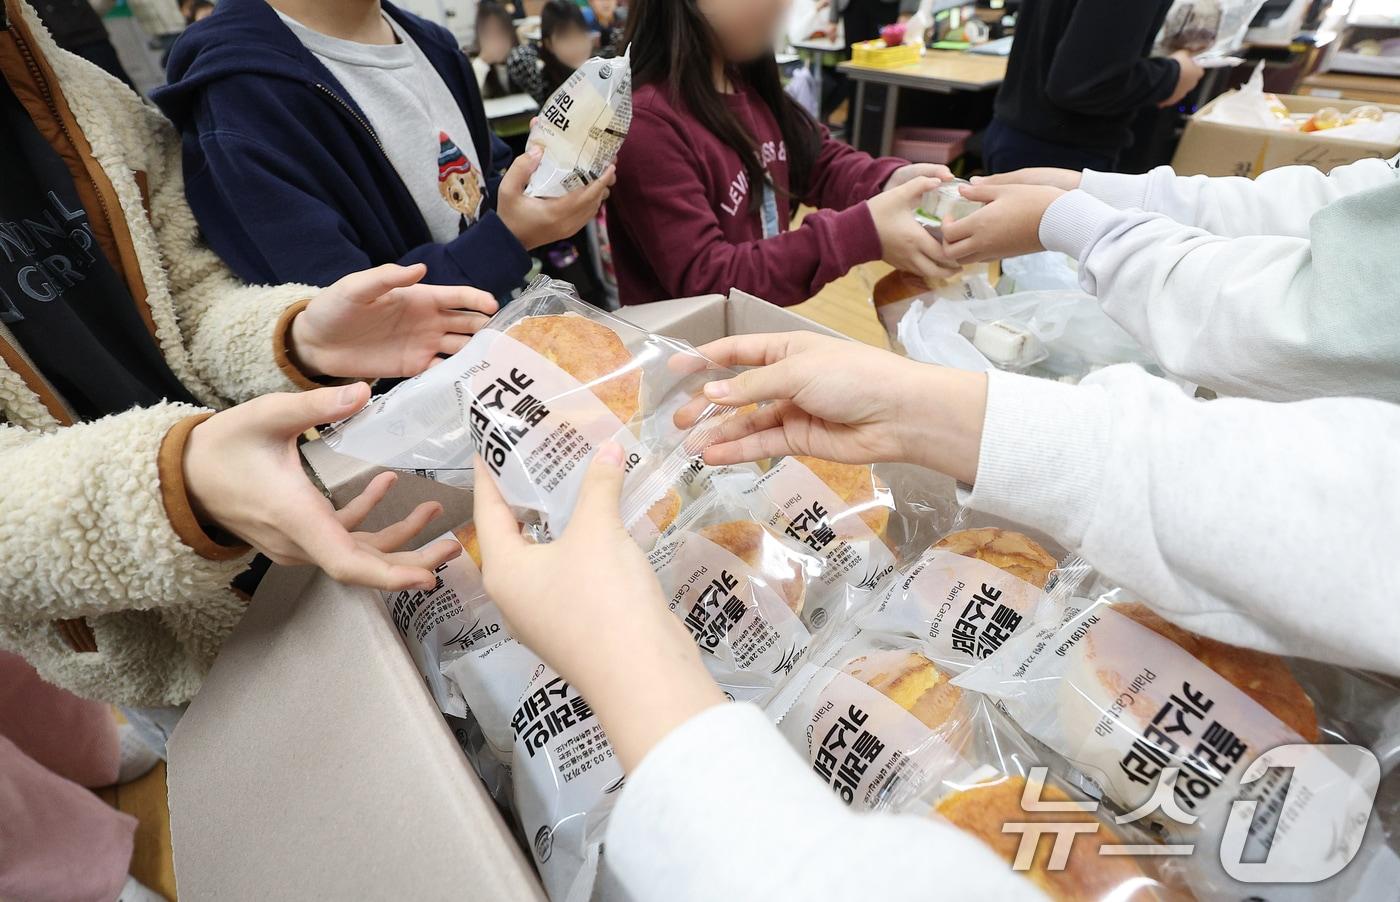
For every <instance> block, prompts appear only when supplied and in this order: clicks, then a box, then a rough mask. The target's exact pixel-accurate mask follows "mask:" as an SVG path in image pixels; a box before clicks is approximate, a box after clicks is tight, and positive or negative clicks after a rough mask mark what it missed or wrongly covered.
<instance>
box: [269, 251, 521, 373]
mask: <svg viewBox="0 0 1400 902" xmlns="http://www.w3.org/2000/svg"><path fill="white" fill-rule="evenodd" d="M427 271H428V268H427V267H426V266H424V265H423V264H421V263H416V264H414V265H413V266H399V265H398V264H395V263H386V264H384V265H383V266H376V267H375V268H373V269H367V270H365V271H364V272H357V273H351V274H350V275H348V276H346V277H345V278H343V279H341V280H340V281H338V282H336V283H335V284H334V285H332V286H331V287H329V288H327V289H325V290H324V291H322V292H321V293H320V294H318V295H316V297H314V298H312V299H311V303H310V304H308V305H307V306H306V309H305V310H302V311H301V312H300V313H299V314H297V317H296V319H294V320H292V328H291V352H292V355H293V356H294V357H295V358H296V362H297V363H298V364H299V365H300V366H301V368H302V369H303V370H306V371H308V373H309V375H312V376H338V377H342V378H349V379H383V378H393V377H397V376H416V375H418V374H419V373H421V372H423V371H424V370H425V369H427V368H428V367H429V365H431V364H432V363H433V361H434V360H435V359H436V358H437V355H439V354H447V355H451V354H455V353H457V352H458V351H460V350H461V349H462V347H463V346H464V345H465V344H466V343H467V339H469V338H471V336H472V335H474V334H475V333H476V332H477V331H478V330H479V329H481V327H482V326H484V325H485V324H486V320H487V317H489V316H490V315H491V314H493V313H495V312H496V299H495V298H493V297H492V296H491V295H489V294H487V293H486V292H484V291H480V290H478V289H476V288H467V287H465V286H455V285H423V284H420V281H421V280H422V278H423V276H424V275H425V274H426V273H427Z"/></svg>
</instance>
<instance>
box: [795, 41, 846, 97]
mask: <svg viewBox="0 0 1400 902" xmlns="http://www.w3.org/2000/svg"><path fill="white" fill-rule="evenodd" d="M792 49H793V50H796V51H797V52H798V54H799V55H801V54H803V53H806V54H807V66H808V68H809V69H810V70H811V72H812V80H813V81H814V82H816V85H817V103H818V104H820V103H821V98H822V70H823V69H824V68H826V66H825V65H823V64H824V63H825V62H826V57H827V55H828V54H832V53H845V52H846V45H845V44H844V43H842V42H840V41H833V40H831V39H830V38H808V39H806V40H804V41H793V42H792Z"/></svg>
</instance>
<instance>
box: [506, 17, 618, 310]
mask: <svg viewBox="0 0 1400 902" xmlns="http://www.w3.org/2000/svg"><path fill="white" fill-rule="evenodd" d="M592 55H593V34H592V32H590V31H589V30H588V23H587V22H585V21H584V18H583V11H582V10H581V9H579V7H578V5H577V4H575V3H574V2H573V0H550V2H548V3H546V4H545V5H544V9H543V10H542V11H541V13H540V42H539V44H538V45H537V46H536V45H532V44H521V45H520V46H519V47H516V48H515V49H514V50H512V51H511V52H510V60H509V62H508V64H507V65H508V68H509V69H510V78H511V81H512V82H513V83H514V84H516V85H518V86H519V87H520V88H522V89H524V90H525V91H526V92H528V93H529V95H530V96H531V97H533V98H535V102H536V103H538V104H539V105H540V106H544V104H545V101H546V100H548V99H549V95H551V94H553V93H554V92H555V91H556V90H558V88H559V86H560V85H562V84H563V83H564V82H565V81H566V80H567V79H568V77H569V76H570V75H573V74H574V70H575V69H577V68H578V67H579V66H582V65H583V64H584V63H585V62H587V61H588V58H589V57H590V56H592ZM539 257H540V264H541V266H542V267H543V271H544V273H545V274H546V275H549V276H552V277H554V278H556V279H564V280H565V281H568V282H572V283H573V284H574V287H575V288H577V289H578V293H579V297H581V298H583V299H584V300H585V301H587V302H588V303H590V304H593V305H594V306H597V307H606V306H607V295H606V292H605V290H604V288H603V283H602V280H601V279H600V278H599V270H598V268H597V266H596V265H595V263H594V254H593V250H592V244H591V243H590V242H589V240H588V234H587V232H586V227H585V228H581V229H579V231H578V232H577V233H575V234H574V235H573V236H571V237H569V238H564V239H562V240H560V241H556V242H554V243H553V244H551V245H549V246H548V247H544V248H540V253H539Z"/></svg>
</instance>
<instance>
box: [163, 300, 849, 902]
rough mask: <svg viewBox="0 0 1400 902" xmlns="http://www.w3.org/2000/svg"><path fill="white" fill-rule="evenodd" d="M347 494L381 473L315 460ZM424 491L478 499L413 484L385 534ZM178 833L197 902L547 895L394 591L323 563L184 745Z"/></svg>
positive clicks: (199, 704)
mask: <svg viewBox="0 0 1400 902" xmlns="http://www.w3.org/2000/svg"><path fill="white" fill-rule="evenodd" d="M621 315H622V316H623V317H625V318H626V319H628V320H630V321H631V322H633V323H635V324H637V325H639V326H641V327H643V328H646V329H650V330H652V331H654V332H660V333H663V334H666V335H670V336H673V337H676V338H681V339H685V340H687V341H690V342H692V343H695V344H700V343H702V342H705V341H710V340H713V339H715V338H720V337H722V336H724V335H727V334H738V333H748V332H776V331H791V330H794V329H807V330H811V331H814V332H821V333H823V334H829V335H835V334H836V333H834V332H832V331H831V330H829V329H826V328H825V327H822V326H819V325H817V324H816V323H813V322H811V321H810V320H807V319H804V318H803V317H801V316H798V315H797V314H794V313H791V312H790V311H787V310H784V309H781V308H779V307H774V306H772V305H771V304H768V303H766V302H764V301H761V300H759V299H757V298H754V297H752V296H750V295H746V294H743V293H741V292H737V291H736V292H732V293H731V294H730V296H729V297H728V298H725V297H722V296H720V295H710V296H706V297H699V298H687V299H682V300H675V301H664V302H661V303H656V304H648V305H646V306H643V307H632V308H627V309H625V310H624V311H622V314H621ZM308 457H309V459H311V461H312V464H313V466H314V467H315V468H316V470H317V472H318V475H319V476H320V477H321V479H322V481H323V482H324V483H325V484H326V486H327V488H328V489H330V490H331V492H332V494H333V495H334V496H335V497H337V498H338V499H340V500H344V499H345V498H347V497H351V496H353V495H354V494H355V493H357V492H358V491H359V489H360V488H361V487H363V485H364V484H365V483H366V482H367V481H368V480H369V479H370V478H371V477H372V476H373V475H374V473H376V472H378V468H375V467H370V466H367V465H365V464H362V463H359V462H356V461H353V460H350V459H348V458H343V457H339V456H338V455H334V454H330V453H329V452H326V453H324V454H320V453H317V452H314V451H313V452H311V453H310V454H309V455H308ZM426 498H435V499H437V500H440V501H442V502H443V503H444V506H445V507H446V508H447V511H446V515H445V516H444V517H443V518H442V519H441V520H439V521H438V522H437V523H436V524H435V525H434V526H433V527H431V528H430V529H429V530H427V531H425V532H424V533H423V534H422V535H420V536H419V537H418V538H417V539H416V540H415V541H420V542H421V541H426V540H428V539H430V538H432V537H433V536H435V535H437V534H439V533H441V532H442V531H443V530H444V529H445V528H447V526H448V525H449V524H450V525H455V524H456V523H459V522H462V521H464V520H466V519H467V518H468V517H469V516H470V514H471V495H470V493H469V492H466V491H462V490H455V489H450V488H447V487H444V486H440V485H437V484H434V483H430V482H428V481H427V480H423V479H418V478H414V477H405V478H403V479H401V480H400V481H399V482H398V484H396V486H395V488H394V490H393V491H392V492H391V493H390V495H389V497H388V498H387V499H386V500H385V502H384V503H383V504H382V505H381V506H380V509H379V510H378V511H377V512H376V514H375V518H374V520H375V522H370V523H368V524H366V526H367V528H376V527H377V526H382V525H384V524H385V523H387V522H391V521H392V520H394V519H397V518H399V517H401V516H403V515H404V514H406V513H407V512H408V511H409V510H411V509H412V508H413V507H414V506H415V505H416V504H418V503H419V502H420V501H422V500H424V499H426ZM169 750H170V765H169V772H168V780H169V794H170V826H171V832H172V839H173V848H174V855H175V874H176V880H177V884H178V887H179V893H180V895H181V897H182V898H186V899H201V900H203V899H289V900H292V899H295V900H307V899H414V900H435V899H443V900H453V902H458V900H461V899H463V898H470V899H472V900H474V902H483V900H492V899H510V900H539V899H543V898H544V893H543V890H542V889H541V887H540V884H539V880H538V879H537V877H536V876H535V871H534V867H533V865H532V863H531V861H530V860H529V858H527V857H526V855H525V853H524V852H523V851H522V850H521V847H520V846H519V844H518V843H517V842H516V840H515V838H514V836H513V835H512V833H511V832H510V829H509V828H508V827H507V825H506V823H505V821H504V820H503V819H502V817H501V815H500V814H499V812H498V811H497V809H496V807H495V806H494V804H493V803H492V802H491V799H490V798H489V797H488V795H487V793H486V791H485V788H484V787H483V785H482V783H481V781H480V780H479V779H478V778H477V776H476V774H475V773H474V772H473V771H472V769H471V767H470V765H469V764H468V763H467V760H466V758H465V757H464V756H463V754H462V752H461V750H460V748H459V746H458V744H457V742H456V740H455V739H454V738H453V735H452V733H451V731H450V730H449V728H448V726H447V724H446V722H445V721H444V719H443V717H442V715H441V714H439V713H438V710H437V707H436V706H435V705H434V703H433V701H432V698H431V696H430V695H429V694H428V691H427V689H426V688H425V687H424V685H423V682H422V680H421V678H420V677H419V675H418V672H417V671H416V670H415V668H414V666H413V663H412V661H411V660H410V659H409V656H408V653H407V652H406V651H405V649H404V647H403V645H402V643H401V642H400V640H399V635H398V633H397V632H396V631H395V630H394V627H393V625H392V624H391V622H390V620H389V617H388V613H387V612H386V610H385V607H384V603H383V600H382V597H381V596H380V594H379V593H378V592H375V591H372V590H369V589H353V588H349V587H346V586H342V585H340V584H338V583H334V582H332V581H331V580H329V579H328V578H326V577H325V576H324V575H323V574H321V573H320V572H319V571H316V570H313V569H312V568H307V567H301V568H284V567H275V568H273V570H272V572H271V573H269V574H268V576H267V578H266V579H265V580H264V581H263V584H262V586H261V588H260V589H259V590H258V593H257V595H256V597H255V598H254V599H253V602H252V604H251V605H250V607H249V610H248V614H247V616H245V617H244V619H243V622H242V623H241V624H240V625H239V627H238V629H237V630H235V632H234V634H233V635H232V636H231V637H230V638H229V640H228V642H227V644H226V645H225V646H224V648H223V651H222V652H221V653H220V655H219V658H218V660H217V661H216V662H215V664H214V668H213V670H212V671H211V673H210V674H209V677H208V679H207V680H206V681H205V683H204V687H203V689H202V690H201V691H200V693H199V695H198V697H196V698H195V700H194V701H193V702H192V703H191V705H190V708H189V711H188V713H187V714H186V715H185V717H184V719H183V720H182V721H181V722H180V725H179V728H178V729H177V730H176V731H175V734H174V735H173V736H172V738H171V740H170V746H169Z"/></svg>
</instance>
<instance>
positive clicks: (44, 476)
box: [0, 4, 314, 705]
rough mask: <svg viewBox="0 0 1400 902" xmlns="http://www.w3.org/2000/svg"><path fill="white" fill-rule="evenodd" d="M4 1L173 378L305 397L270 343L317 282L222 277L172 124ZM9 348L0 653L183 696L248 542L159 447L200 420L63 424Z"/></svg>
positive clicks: (0, 504) (48, 675)
mask: <svg viewBox="0 0 1400 902" xmlns="http://www.w3.org/2000/svg"><path fill="white" fill-rule="evenodd" d="M9 9H10V15H11V20H12V22H11V25H12V27H16V26H23V30H24V31H27V35H26V38H27V40H28V42H29V43H30V44H31V45H32V49H33V50H34V51H36V52H37V55H38V56H39V58H40V61H41V65H47V66H48V67H51V70H52V76H53V80H54V81H56V86H57V87H58V88H59V89H60V90H61V93H62V97H63V99H65V100H66V103H67V106H68V107H69V108H70V109H71V114H72V117H73V120H74V122H73V123H70V128H72V127H74V126H76V128H77V129H78V130H79V131H80V133H81V135H80V137H82V138H85V139H86V141H87V143H89V144H90V145H91V152H92V157H93V158H94V159H95V160H96V161H97V163H98V164H99V165H100V167H101V170H102V172H103V173H105V175H106V177H107V178H108V179H109V180H110V182H111V187H112V190H113V191H114V193H115V196H116V199H117V202H118V204H119V206H120V216H121V219H122V220H124V222H125V224H126V226H127V228H128V229H129V231H130V238H131V242H130V250H131V252H132V253H133V254H134V265H136V266H138V267H139V271H140V273H141V276H142V278H143V280H144V283H145V288H146V292H147V297H146V305H147V306H148V308H149V314H150V319H151V322H152V324H153V331H154V334H155V337H156V340H157V343H158V344H159V345H160V348H161V351H162V353H163V354H164V356H165V359H166V361H167V362H168V363H169V364H170V367H171V370H172V371H173V372H174V373H175V375H176V376H177V377H178V378H179V379H180V380H181V382H183V383H184V384H185V385H186V386H187V387H188V388H189V390H190V392H191V393H192V394H194V396H195V397H197V398H199V399H200V400H201V401H202V402H203V403H204V404H206V405H208V407H210V408H216V409H217V408H222V407H225V406H227V405H229V404H231V403H236V402H239V401H243V400H247V399H249V398H252V397H255V396H257V395H260V394H264V393H267V392H273V391H294V390H297V389H299V388H306V387H309V386H310V385H311V383H310V382H309V381H308V380H307V379H306V378H305V377H304V376H301V375H300V374H299V373H298V372H297V371H296V370H295V368H294V367H293V366H292V365H291V364H290V363H289V362H288V359H287V355H286V348H285V344H284V340H285V332H286V329H287V328H288V326H289V324H290V319H291V315H292V314H293V313H294V311H295V310H297V309H300V307H299V305H297V303H296V302H298V301H300V300H303V299H306V298H308V297H310V296H311V295H312V294H313V293H314V289H311V288H308V287H306V286H299V285H285V286H278V287H270V288H269V287H251V286H247V285H244V284H242V283H241V282H239V281H238V280H237V279H235V278H234V277H233V275H232V274H231V273H230V272H229V271H228V270H227V269H226V268H225V267H224V265H223V264H222V263H221V262H220V261H219V259H218V258H217V257H216V256H215V255H214V254H213V252H211V251H210V250H209V249H208V248H207V247H205V246H204V245H203V244H202V243H201V242H200V240H199V236H198V231H197V229H196V227H195V221H194V217H193V216H192V215H191V213H190V210H189V208H188V206H186V204H185V194H184V183H183V178H182V176H181V170H180V140H179V136H178V135H177V134H176V133H175V132H174V130H173V129H172V128H171V127H170V125H169V124H168V123H167V122H166V121H165V120H164V119H163V118H162V117H161V116H160V114H159V113H158V112H156V111H155V110H154V109H153V108H151V107H148V106H147V105H145V104H144V103H143V102H142V101H141V99H140V98H139V97H137V96H136V95H135V94H133V93H132V92H131V91H130V90H129V89H128V88H126V87H125V86H124V85H122V84H121V83H120V82H118V81H117V80H115V79H113V78H112V77H110V76H108V75H107V74H106V73H105V72H102V71H101V70H99V69H97V68H96V67H94V66H92V65H91V64H89V63H87V62H85V61H83V60H81V59H79V58H78V57H76V56H73V55H71V54H69V53H67V52H65V51H62V50H60V49H59V48H58V47H57V46H56V45H54V43H53V41H52V40H51V39H50V38H49V35H48V33H47V32H46V31H45V30H44V28H43V26H42V25H41V24H40V23H39V22H38V20H37V18H36V17H35V16H34V15H33V13H32V12H31V11H30V9H29V7H28V6H26V5H24V4H18V6H15V5H9ZM16 10H18V11H19V13H20V14H21V15H22V17H23V19H22V22H16V21H14V20H15V19H16V18H17V17H16ZM143 185H145V186H149V189H150V195H149V204H147V203H146V202H145V201H143V197H142V188H143ZM113 212H114V213H115V212H116V211H113ZM8 339H9V336H8V335H6V334H0V341H3V342H4V343H5V344H6V351H7V354H8V355H9V356H7V357H5V358H4V360H3V361H0V419H2V420H3V422H2V423H0V467H3V469H4V472H5V474H6V475H5V478H4V479H3V480H0V560H3V561H4V562H5V566H4V567H0V647H4V648H8V649H12V650H14V651H16V652H18V653H19V654H21V655H23V656H24V657H25V658H27V659H28V660H29V661H30V662H31V663H32V664H33V665H34V666H35V667H36V668H37V669H38V670H39V672H40V674H42V675H43V677H44V678H45V679H46V680H48V681H50V682H52V683H55V684H57V685H59V686H62V687H64V688H67V689H70V690H72V691H74V692H76V693H77V694H79V695H83V696H88V697H92V698H99V699H103V700H107V701H111V702H115V703H119V704H125V705H165V704H178V703H180V702H184V701H187V700H188V699H189V698H190V697H191V696H192V695H193V694H194V692H195V690H196V689H197V688H198V687H199V684H200V681H201V680H202V678H203V675H204V673H205V672H206V670H207V669H208V667H209V665H210V664H211V663H212V661H213V657H214V655H215V653H216V652H217V650H218V648H219V646H220V644H221V643H222V641H223V639H224V638H225V637H226V636H227V635H228V633H229V632H230V631H231V630H232V629H233V627H234V625H235V624H236V623H237V621H238V618H239V617H240V616H241V615H242V610H243V603H242V602H241V601H240V599H239V598H238V597H237V596H235V595H234V594H233V593H232V592H231V591H230V590H229V589H228V582H229V579H230V578H231V577H232V576H233V575H234V574H235V573H237V572H238V571H239V570H240V569H241V568H242V567H243V566H245V565H246V562H247V558H248V552H247V549H246V548H228V547H224V546H220V545H218V544H217V543H215V542H214V541H212V540H211V539H209V537H208V536H206V535H204V534H203V531H202V530H200V529H199V527H198V525H197V523H196V522H195V521H194V518H193V515H192V513H191V512H190V511H189V509H188V502H187V498H186V496H185V492H184V487H183V474H182V472H181V470H180V467H179V466H178V461H179V454H178V450H179V449H178V448H174V452H175V453H174V454H173V455H172V454H171V453H167V455H166V457H165V459H162V456H161V454H160V451H161V448H162V445H163V444H164V443H178V442H182V441H183V437H184V435H186V434H188V430H189V428H191V427H192V425H193V423H194V421H193V420H191V419H190V417H191V416H192V415H194V414H198V413H200V411H199V410H198V409H196V408H192V407H188V406H182V405H176V404H162V405H158V406H156V407H153V408H149V409H144V410H136V411H131V412H129V413H125V414H121V415H119V416H114V417H107V418H105V419H102V420H99V421H97V422H94V423H88V424H84V425H79V426H70V427H63V426H62V423H63V420H62V419H61V417H62V414H63V411H62V410H61V407H60V408H59V409H56V408H55V401H56V400H58V401H61V399H55V397H54V395H53V393H52V390H51V388H49V387H47V386H45V385H43V384H39V385H36V383H35V381H34V380H33V379H32V378H31V380H30V381H29V382H26V380H25V378H24V377H23V376H22V375H21V373H20V372H18V371H17V369H16V367H19V366H22V365H26V364H27V361H26V360H25V359H24V357H23V354H22V352H21V351H19V350H18V349H17V348H16V347H14V346H13V342H11V341H8ZM27 368H28V367H27ZM46 400H47V401H48V402H49V403H48V404H46V403H45V401H46ZM172 447H173V446H172ZM170 450H171V448H167V451H168V452H169V451H170ZM172 456H173V460H174V465H173V466H172V464H171V458H172ZM76 617H85V618H86V619H87V622H88V624H89V626H90V627H91V628H92V631H93V633H94V635H95V636H96V640H97V647H98V650H97V651H96V652H75V651H72V650H71V649H70V648H69V647H68V645H66V644H65V643H64V642H63V641H62V640H61V639H60V636H59V634H58V632H57V630H56V629H55V626H54V623H53V621H55V620H61V619H67V618H76Z"/></svg>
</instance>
